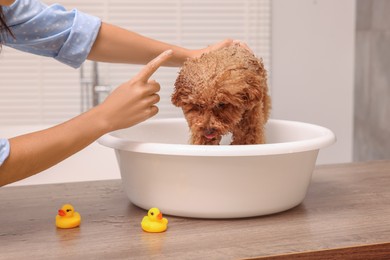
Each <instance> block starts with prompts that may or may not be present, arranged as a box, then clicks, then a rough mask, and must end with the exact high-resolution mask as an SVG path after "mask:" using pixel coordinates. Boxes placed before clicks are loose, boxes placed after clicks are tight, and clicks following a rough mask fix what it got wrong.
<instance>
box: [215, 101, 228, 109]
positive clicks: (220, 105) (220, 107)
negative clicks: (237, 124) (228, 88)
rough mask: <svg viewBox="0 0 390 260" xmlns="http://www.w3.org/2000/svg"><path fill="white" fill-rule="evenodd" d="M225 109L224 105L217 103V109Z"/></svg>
mask: <svg viewBox="0 0 390 260" xmlns="http://www.w3.org/2000/svg"><path fill="white" fill-rule="evenodd" d="M225 107H226V104H225V103H222V102H221V103H218V105H217V108H218V109H224V108H225Z"/></svg>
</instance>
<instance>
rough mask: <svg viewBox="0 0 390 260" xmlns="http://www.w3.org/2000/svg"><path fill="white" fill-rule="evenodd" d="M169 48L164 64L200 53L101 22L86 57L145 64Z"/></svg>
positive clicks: (168, 64)
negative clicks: (169, 56)
mask: <svg viewBox="0 0 390 260" xmlns="http://www.w3.org/2000/svg"><path fill="white" fill-rule="evenodd" d="M169 49H170V50H173V53H174V54H173V57H172V58H171V59H170V60H169V61H167V62H166V63H165V64H163V65H164V66H181V65H182V64H183V62H184V61H185V60H186V59H187V58H188V57H190V56H193V55H197V54H200V51H195V50H188V49H185V48H182V47H179V46H175V45H171V44H168V43H164V42H160V41H157V40H154V39H151V38H148V37H145V36H142V35H140V34H137V33H135V32H131V31H128V30H126V29H123V28H120V27H117V26H114V25H111V24H107V23H104V22H103V23H102V25H101V28H100V31H99V34H98V36H97V38H96V40H95V43H94V45H93V46H92V49H91V52H90V54H89V56H88V59H90V60H94V61H101V62H113V63H132V64H146V63H147V62H149V61H150V60H152V59H153V58H154V57H156V56H157V55H159V54H160V53H162V52H163V51H166V50H169ZM198 52H199V53H198Z"/></svg>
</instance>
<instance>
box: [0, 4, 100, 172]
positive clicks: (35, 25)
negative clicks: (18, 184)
mask: <svg viewBox="0 0 390 260" xmlns="http://www.w3.org/2000/svg"><path fill="white" fill-rule="evenodd" d="M2 8H3V12H4V16H5V20H6V21H7V24H8V26H10V28H11V30H12V32H13V34H14V36H15V39H14V38H12V36H10V35H8V36H7V37H6V38H5V39H2V40H3V42H2V44H3V45H6V46H9V47H12V48H15V49H18V50H21V51H25V52H30V53H33V54H37V55H41V56H47V57H53V58H54V59H56V60H58V61H60V62H62V63H65V64H67V65H69V66H71V67H74V68H78V67H80V66H81V64H82V63H83V62H84V61H85V59H86V58H87V56H88V54H89V52H90V50H91V48H92V44H93V43H94V42H95V39H96V36H97V34H98V32H99V29H100V25H101V20H100V19H99V18H97V17H94V16H91V15H88V14H85V13H82V12H80V11H78V10H75V9H73V10H71V11H67V10H66V9H65V8H64V7H63V6H61V5H58V4H54V5H51V6H48V5H45V4H43V3H41V2H40V1H38V0H16V1H15V2H14V3H13V4H12V5H11V6H9V7H7V6H3V7H2ZM3 35H6V34H5V33H4V34H3ZM9 152H10V145H9V141H8V140H7V139H2V138H0V166H1V165H2V164H3V162H4V161H5V160H6V159H7V157H8V156H9Z"/></svg>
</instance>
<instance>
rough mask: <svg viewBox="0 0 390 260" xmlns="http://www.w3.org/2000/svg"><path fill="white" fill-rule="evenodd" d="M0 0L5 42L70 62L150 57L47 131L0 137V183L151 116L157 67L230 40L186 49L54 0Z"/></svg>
mask: <svg viewBox="0 0 390 260" xmlns="http://www.w3.org/2000/svg"><path fill="white" fill-rule="evenodd" d="M0 7H1V9H0V30H1V31H0V40H1V44H3V45H7V46H10V47H13V48H16V49H19V50H22V51H26V52H30V53H34V54H38V55H43V56H48V57H53V58H55V59H57V60H58V61H60V62H63V63H65V64H67V65H69V66H72V67H75V68H77V67H79V66H80V65H81V64H82V62H84V60H85V59H89V60H94V61H101V62H115V63H132V64H146V63H147V62H149V61H150V62H149V63H147V64H146V66H145V67H144V68H143V69H142V70H141V71H140V72H139V73H138V75H136V76H135V77H134V78H132V79H130V80H129V81H127V82H124V83H123V84H121V85H120V86H118V87H117V88H116V89H115V90H114V91H113V92H112V93H111V95H109V96H108V97H107V99H106V100H105V101H104V102H103V103H102V104H100V105H98V106H96V107H94V108H92V109H90V110H89V111H87V112H85V113H83V114H81V115H79V116H77V117H75V118H73V119H71V120H69V121H67V122H64V123H62V124H59V125H56V126H54V127H52V128H49V129H46V130H42V131H38V132H34V133H29V134H26V135H22V136H17V137H14V138H11V139H9V140H7V139H0V186H3V185H6V184H9V183H12V182H15V181H18V180H21V179H23V178H27V177H29V176H31V175H33V174H36V173H38V172H41V171H43V170H45V169H47V168H49V167H51V166H53V165H55V164H57V163H58V162H60V161H62V160H64V159H66V158H67V157H69V156H71V155H72V154H74V153H76V152H78V151H80V150H81V149H83V148H85V147H86V146H88V145H89V144H91V143H92V142H94V141H95V140H96V139H97V138H99V137H100V136H102V135H104V134H106V133H108V132H111V131H114V130H118V129H122V128H127V127H131V126H133V125H135V124H138V123H140V122H142V121H144V120H146V119H148V118H150V117H152V116H154V115H156V114H157V113H158V108H157V106H156V104H157V103H158V101H159V99H160V98H159V95H158V94H157V92H158V91H159V90H160V85H159V84H158V83H157V82H156V81H154V80H150V79H149V78H150V76H151V75H152V74H153V73H154V72H155V71H156V70H157V69H158V68H159V67H160V66H162V65H163V66H181V65H182V64H183V62H184V61H185V60H186V59H187V58H193V57H198V56H200V55H201V54H203V53H205V52H208V51H211V50H214V49H218V48H222V47H225V46H229V45H231V44H233V41H232V40H225V41H222V42H220V43H217V44H215V45H212V46H210V47H207V48H204V49H199V50H188V49H185V48H182V47H179V46H174V45H171V44H167V43H163V42H160V41H156V40H153V39H150V38H147V37H144V36H141V35H139V34H137V33H134V32H131V31H127V30H125V29H122V28H119V27H116V26H114V25H110V24H108V23H105V22H101V21H100V19H98V18H97V17H94V16H90V15H88V14H85V13H82V12H79V11H77V10H72V11H67V10H65V9H64V8H63V7H62V6H60V5H52V6H47V5H45V4H43V3H41V2H39V1H38V0H16V1H15V0H0ZM154 57H156V58H155V59H153V58H154ZM152 59H153V60H152Z"/></svg>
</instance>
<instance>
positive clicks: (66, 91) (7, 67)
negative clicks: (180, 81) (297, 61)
mask: <svg viewBox="0 0 390 260" xmlns="http://www.w3.org/2000/svg"><path fill="white" fill-rule="evenodd" d="M44 2H46V3H47V4H51V3H54V2H57V3H60V4H63V5H64V6H65V7H67V8H68V9H72V8H78V9H79V10H81V11H84V12H87V13H90V14H93V15H96V16H98V17H101V18H102V19H103V20H104V21H106V22H109V23H113V24H116V25H119V26H121V27H124V28H127V29H129V30H132V31H136V32H138V33H141V34H143V35H145V36H148V37H151V38H155V39H158V40H161V41H166V42H170V43H172V44H177V45H181V46H185V47H188V48H201V47H204V46H207V45H208V44H211V43H215V42H218V41H220V40H223V39H225V38H234V39H240V40H243V41H245V42H246V43H248V45H249V46H250V47H251V48H252V50H253V51H254V52H255V53H256V55H258V56H259V57H262V58H263V60H264V63H265V66H266V68H267V69H268V71H269V70H270V65H271V64H270V61H271V57H270V55H271V24H270V23H271V1H270V0H242V1H237V0H215V1H208V0H196V1H195V0H191V1H190V0H164V1H161V0H144V1H135V0H94V1H92V0H83V1H79V0H77V1H76V0H57V1H53V0H47V1H45V0H44ZM129 51H131V50H129ZM141 68H142V66H139V65H125V64H107V63H98V64H97V66H96V64H94V63H93V62H90V61H87V62H86V63H85V64H84V65H83V68H82V69H77V70H75V69H72V68H70V67H67V66H65V65H62V64H60V63H58V62H57V61H54V60H52V59H48V58H43V57H38V56H34V55H31V54H26V53H21V52H18V51H15V50H13V49H11V48H7V47H5V46H3V50H2V52H1V54H0V91H1V92H0V93H1V94H0V123H1V124H3V125H4V124H54V123H59V122H62V121H65V120H67V119H69V118H71V117H74V116H76V115H77V114H79V113H80V112H81V111H83V110H85V109H87V108H88V107H89V106H91V105H93V104H92V102H91V100H90V99H91V95H90V92H89V89H88V88H91V87H92V86H91V84H93V81H94V80H93V72H94V71H95V72H96V71H97V72H98V73H97V75H96V76H97V77H98V82H97V83H98V84H99V85H100V86H102V88H100V90H101V91H102V92H100V94H99V96H98V97H99V99H100V100H102V99H104V96H105V91H106V90H107V88H109V87H116V86H118V85H119V84H121V83H122V82H124V81H127V80H128V79H130V78H132V77H133V76H134V75H135V74H136V73H137V72H138V71H139V70H140V69H141ZM178 70H179V69H178V68H161V69H159V70H158V71H157V72H156V73H155V75H154V76H153V78H154V79H156V80H158V82H159V83H160V84H161V87H162V89H161V92H160V96H161V101H160V103H159V108H160V113H159V115H158V116H157V117H177V116H181V111H180V110H179V109H178V108H176V107H174V106H173V105H172V104H171V102H170V95H171V93H172V90H173V84H174V82H175V79H176V76H177V73H178ZM95 81H96V80H95ZM95 83H96V82H95Z"/></svg>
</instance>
